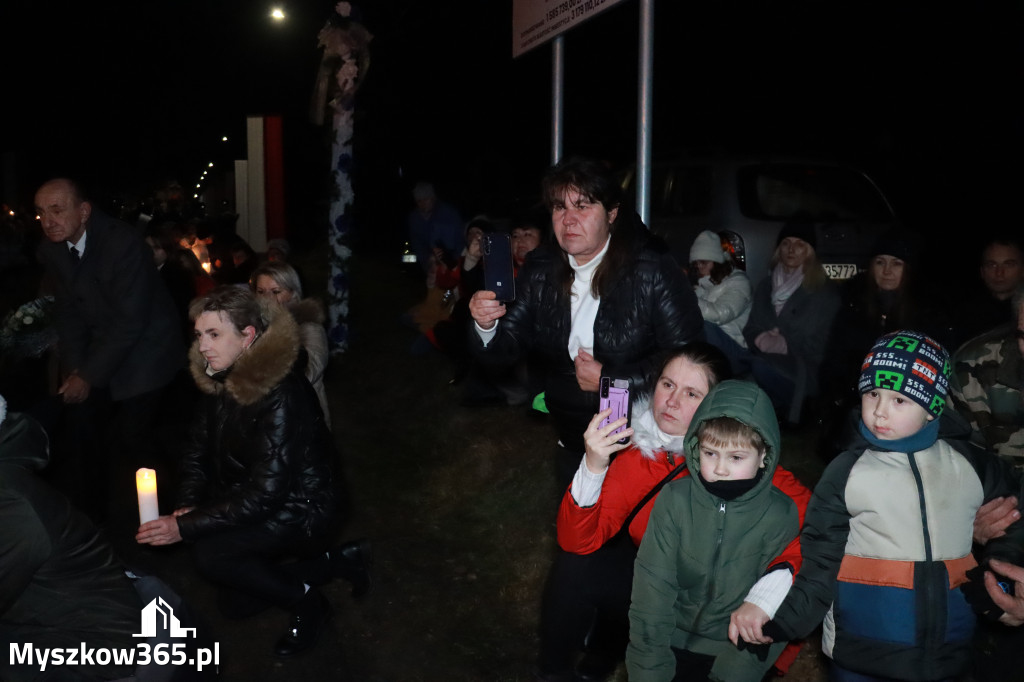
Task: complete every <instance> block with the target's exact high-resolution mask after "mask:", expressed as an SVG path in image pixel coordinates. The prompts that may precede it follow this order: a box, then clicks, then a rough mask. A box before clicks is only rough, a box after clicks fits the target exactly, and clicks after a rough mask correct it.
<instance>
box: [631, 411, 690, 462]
mask: <svg viewBox="0 0 1024 682" xmlns="http://www.w3.org/2000/svg"><path fill="white" fill-rule="evenodd" d="M632 415H633V419H632V422H631V424H630V426H632V427H633V437H632V441H633V445H635V446H636V448H637V449H638V450H639V451H640V454H641V455H643V456H644V457H646V458H647V459H657V457H658V455H657V453H659V452H669V453H672V454H673V455H679V454H682V452H683V446H684V444H685V442H686V436H685V435H683V436H670V435H669V434H667V433H665V432H664V431H662V430H661V429H659V428H658V423H657V422H656V421H654V411H653V410H652V409H651V400H650V398H647V397H643V398H639V399H638V400H637V401H636V403H634V405H633V411H632Z"/></svg>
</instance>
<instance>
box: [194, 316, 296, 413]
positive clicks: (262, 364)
mask: <svg viewBox="0 0 1024 682" xmlns="http://www.w3.org/2000/svg"><path fill="white" fill-rule="evenodd" d="M306 300H309V299H306ZM260 305H261V308H262V310H263V315H264V317H265V318H266V319H267V322H268V324H267V329H266V331H264V332H263V333H262V334H260V335H259V336H258V337H257V338H256V340H255V341H253V343H252V345H251V346H249V347H248V348H247V349H246V350H245V351H243V352H242V354H241V355H240V356H238V359H237V360H235V364H234V365H232V366H231V368H230V369H228V370H225V372H226V377H225V378H224V379H223V381H220V380H218V379H216V378H214V377H212V376H210V375H209V374H207V373H206V369H207V364H206V359H205V358H204V357H203V356H202V354H200V352H199V341H198V340H197V341H195V342H193V343H192V348H191V349H190V350H189V369H190V371H191V372H192V378H193V379H195V382H196V385H197V386H198V387H199V390H200V391H202V392H203V393H207V394H210V395H216V394H218V393H220V392H222V391H227V392H228V395H230V396H231V397H232V398H234V399H235V400H236V401H237V402H238V403H239V404H241V405H253V404H255V403H256V402H258V401H259V400H261V399H262V398H264V397H265V396H266V395H267V394H268V393H270V391H271V390H273V388H274V387H275V386H277V385H278V384H280V383H281V380H282V379H284V378H285V377H286V376H288V373H289V372H290V371H291V369H292V365H294V364H295V360H296V358H297V357H298V355H299V345H300V344H299V326H298V324H297V323H296V321H295V318H294V317H293V316H292V315H289V314H288V312H287V311H286V310H285V309H284V308H282V307H280V306H278V305H271V304H266V303H262V302H261V304H260Z"/></svg>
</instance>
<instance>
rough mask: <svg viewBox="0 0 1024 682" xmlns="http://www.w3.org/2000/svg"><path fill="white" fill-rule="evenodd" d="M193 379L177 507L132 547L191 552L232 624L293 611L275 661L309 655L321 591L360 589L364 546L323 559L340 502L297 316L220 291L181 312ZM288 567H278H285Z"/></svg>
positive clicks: (321, 614) (321, 616)
mask: <svg viewBox="0 0 1024 682" xmlns="http://www.w3.org/2000/svg"><path fill="white" fill-rule="evenodd" d="M189 314H190V317H191V318H192V319H193V320H194V321H195V334H196V341H195V343H194V344H193V345H192V350H191V351H190V365H191V371H192V375H193V378H194V379H195V381H196V384H197V385H198V387H199V390H200V392H201V394H202V398H201V401H200V404H199V405H198V409H197V412H196V417H195V419H194V423H193V425H192V428H191V431H190V437H189V438H188V443H187V445H186V452H185V453H184V457H183V467H182V480H181V490H180V496H179V503H178V505H177V507H176V508H175V510H174V512H173V513H172V514H170V515H166V516H161V517H159V518H157V519H156V520H154V521H149V522H147V523H143V524H142V525H141V526H140V527H139V531H138V534H137V535H136V540H137V541H138V542H140V543H143V544H150V545H167V544H173V543H176V542H180V541H182V540H184V541H186V542H190V543H192V551H193V555H194V558H195V560H196V565H197V567H198V569H199V571H200V573H202V574H203V575H204V576H205V577H206V578H207V579H209V580H210V581H211V582H214V583H215V584H217V585H218V587H219V588H221V594H220V605H221V608H222V610H224V611H225V612H226V614H227V615H229V616H237V617H242V616H245V615H252V614H254V613H256V612H258V611H260V610H262V609H263V608H265V607H268V606H278V607H280V608H284V609H286V610H288V611H289V612H290V613H291V618H290V621H289V624H288V629H287V631H286V632H285V634H284V635H283V636H282V637H281V638H280V639H279V640H278V642H277V644H276V645H275V648H274V651H275V653H276V654H277V655H279V656H290V655H293V654H296V653H298V652H300V651H302V650H304V649H307V648H309V647H310V646H312V645H313V644H314V643H315V641H316V638H317V634H318V631H319V629H320V627H321V626H322V624H323V623H324V622H325V621H326V619H327V618H328V616H329V614H330V605H329V604H328V602H327V600H326V598H325V597H324V596H323V595H322V594H321V593H320V591H319V590H318V589H317V587H316V586H317V585H318V584H321V583H324V582H327V581H328V580H330V579H331V578H332V577H334V576H343V577H347V578H349V579H350V580H352V581H353V584H354V588H353V593H354V594H356V593H359V592H362V591H365V589H366V588H367V587H368V580H369V577H368V574H367V572H366V560H367V558H368V557H367V552H368V548H367V546H366V543H360V542H357V543H348V544H347V545H343V546H342V547H339V548H337V549H329V548H330V545H331V541H332V539H333V537H334V535H335V532H336V530H337V527H338V524H339V521H340V516H341V514H340V512H341V509H342V507H343V503H344V502H345V499H344V497H343V495H342V492H341V486H340V485H339V483H340V481H339V478H338V476H339V474H338V467H337V461H336V460H337V454H336V451H335V448H334V445H333V441H332V439H331V435H330V432H329V430H328V428H327V424H326V422H325V420H324V415H323V412H322V411H321V410H320V406H319V402H318V400H317V396H316V392H315V391H314V390H313V387H312V386H311V385H310V384H309V382H308V381H307V380H306V378H305V377H304V376H303V374H302V369H301V367H300V366H299V364H300V363H296V360H297V358H298V354H299V347H300V337H299V331H298V326H297V325H296V323H295V320H294V318H293V317H292V316H291V315H289V314H288V313H287V312H286V311H285V310H284V309H282V308H281V307H280V306H278V305H276V304H274V303H273V302H269V301H262V302H261V301H260V300H258V299H257V298H256V296H255V295H254V294H253V292H251V291H249V290H248V289H242V288H240V287H231V286H224V287H218V288H217V289H214V290H213V291H211V292H210V293H209V294H207V295H206V296H203V297H201V298H197V299H196V300H194V301H193V302H192V304H191V306H190V309H189ZM292 558H294V559H296V560H295V561H290V562H288V563H285V561H284V560H286V559H292Z"/></svg>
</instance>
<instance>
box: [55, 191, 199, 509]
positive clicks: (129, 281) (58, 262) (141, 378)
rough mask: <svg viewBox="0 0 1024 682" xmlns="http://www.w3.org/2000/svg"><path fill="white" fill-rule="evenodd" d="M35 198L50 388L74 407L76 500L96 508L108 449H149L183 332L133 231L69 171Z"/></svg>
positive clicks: (121, 452) (136, 452)
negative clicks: (54, 351)
mask: <svg viewBox="0 0 1024 682" xmlns="http://www.w3.org/2000/svg"><path fill="white" fill-rule="evenodd" d="M35 199H36V210H37V211H38V215H39V218H40V223H41V225H42V229H43V233H44V235H45V236H46V239H47V241H45V242H43V243H42V244H41V245H40V247H39V257H40V260H41V261H42V263H43V264H44V265H45V266H46V269H47V273H48V276H49V277H50V279H51V280H52V284H53V286H54V289H55V294H56V298H57V331H58V335H59V352H60V365H61V378H62V382H61V384H60V388H59V389H58V393H59V394H60V395H61V397H62V398H63V400H64V403H65V404H67V405H71V406H76V408H78V409H73V410H70V411H69V412H70V413H71V414H72V415H73V417H74V418H73V419H72V423H73V424H74V425H75V427H74V428H73V429H72V432H73V433H74V435H73V436H72V439H73V442H74V443H75V444H76V446H78V447H80V448H81V457H82V459H80V460H79V465H80V466H81V469H82V471H81V472H80V473H81V474H83V475H84V476H83V477H76V478H77V480H78V481H80V485H83V486H84V485H86V483H87V482H88V483H89V486H88V487H89V488H91V489H92V492H91V494H90V496H89V497H90V498H92V499H81V502H82V503H83V504H85V505H86V506H87V508H90V507H91V510H92V511H94V512H98V514H99V515H100V516H102V510H98V509H97V508H96V506H95V504H90V503H91V502H95V501H96V498H97V497H98V494H102V492H103V491H104V489H105V488H107V486H106V485H105V484H107V483H108V480H107V479H108V478H109V475H110V474H111V473H113V472H111V471H110V464H111V462H110V461H109V460H110V456H109V455H108V454H107V450H106V448H108V447H110V448H113V452H112V453H110V454H112V455H113V457H115V458H120V459H121V460H122V461H124V462H131V463H132V464H135V465H136V466H137V465H138V464H141V463H143V461H140V460H144V459H145V458H146V457H147V453H152V452H153V451H154V443H153V442H152V441H153V435H152V429H153V426H154V423H155V419H156V416H157V412H158V409H159V407H160V397H161V392H162V390H163V388H164V387H165V386H167V384H169V383H170V381H171V380H172V379H173V378H174V376H175V374H176V373H177V372H178V370H179V369H180V368H181V367H183V365H184V348H183V343H182V338H181V332H180V328H179V325H178V323H177V319H176V316H175V311H174V304H173V302H172V301H171V298H170V295H169V294H168V292H167V289H166V287H165V286H164V285H163V283H162V282H161V281H160V277H159V274H158V272H157V269H156V266H155V265H154V263H153V257H152V253H151V251H150V249H149V248H148V247H147V246H146V244H145V242H144V241H143V239H142V236H141V235H139V234H136V233H135V231H134V230H133V229H132V228H131V227H130V226H129V225H127V224H125V223H123V222H121V221H118V220H115V219H114V218H112V217H110V216H108V215H105V214H103V213H102V212H100V211H97V210H94V208H93V206H92V204H91V203H90V202H89V201H88V200H87V199H86V197H85V196H84V195H83V192H82V190H81V188H80V186H79V185H78V184H77V183H75V182H74V181H72V180H68V179H65V178H58V179H54V180H50V181H49V182H46V183H45V184H43V186H42V187H40V188H39V190H38V191H37V192H36V198H35ZM82 431H84V432H85V433H84V434H83V433H82ZM91 434H95V436H94V437H93V436H92V435H91ZM90 451H91V453H90ZM101 452H102V453H103V454H102V455H101V454H100V453H101ZM131 460H134V461H131ZM100 477H102V478H100ZM90 478H91V479H92V481H89V479H90ZM97 486H98V487H97ZM78 497H80V498H81V497H82V496H78ZM101 499H102V498H101Z"/></svg>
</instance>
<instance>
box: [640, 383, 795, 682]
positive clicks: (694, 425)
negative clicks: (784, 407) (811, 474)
mask: <svg viewBox="0 0 1024 682" xmlns="http://www.w3.org/2000/svg"><path fill="white" fill-rule="evenodd" d="M779 446H780V437H779V425H778V422H777V421H776V419H775V411H774V409H773V408H772V404H771V401H770V400H769V398H768V396H767V395H766V394H765V393H764V392H763V391H762V390H761V389H760V388H758V387H757V386H756V385H754V384H752V383H749V382H744V381H724V382H722V383H720V384H719V385H718V386H716V387H715V388H713V389H712V390H711V391H710V392H709V393H708V395H707V397H706V398H704V400H703V402H701V404H700V406H699V407H698V408H697V411H696V413H695V414H694V416H693V420H692V421H691V423H690V429H689V431H688V433H687V436H686V443H685V451H686V463H687V467H688V468H689V469H690V473H691V475H690V476H687V477H686V478H682V479H678V480H676V481H673V482H672V483H669V484H668V485H666V486H665V489H664V490H663V491H662V492H661V494H660V495H659V496H658V497H657V499H656V501H655V503H654V510H653V511H652V513H651V518H650V522H649V523H648V526H647V532H646V534H645V535H644V539H643V541H642V543H641V544H640V550H639V553H638V555H637V560H636V569H635V573H634V578H633V596H632V605H631V606H630V610H629V622H630V642H629V648H628V649H627V652H626V668H627V670H628V672H629V679H630V680H631V682H645V681H647V680H664V681H666V682H667V681H669V680H683V679H685V680H702V679H711V680H722V681H726V682H743V681H744V680H750V681H751V682H757V681H758V680H760V679H761V678H762V677H763V676H764V674H765V672H766V671H767V670H768V668H769V667H770V666H771V663H772V661H774V660H775V659H776V657H777V656H778V654H779V652H780V651H781V650H782V647H783V645H782V644H781V643H780V644H776V645H774V646H773V647H772V649H771V650H770V651H764V650H761V651H755V650H751V649H746V650H741V649H738V648H737V647H735V646H734V645H733V644H732V643H731V642H730V641H729V627H730V617H731V615H732V614H733V612H735V611H737V610H738V609H740V607H741V606H742V607H743V608H746V609H759V608H760V607H758V606H755V605H753V604H750V603H746V604H745V603H744V598H745V597H746V596H747V593H748V591H749V590H750V588H751V586H752V585H753V584H754V583H755V582H758V581H759V579H760V578H762V576H764V575H765V574H766V572H769V571H770V573H771V575H772V576H773V577H774V578H777V579H775V580H768V581H762V585H763V586H765V587H766V589H769V590H773V591H775V592H776V595H775V598H774V599H772V598H768V599H766V600H764V601H762V603H768V602H771V603H774V604H776V605H777V604H779V603H780V602H781V601H782V597H784V596H785V593H786V590H788V589H789V586H790V585H791V583H792V572H793V567H792V566H789V565H788V564H785V563H780V564H776V565H774V566H769V564H770V563H771V562H772V560H773V558H775V557H777V556H778V555H779V554H780V553H781V552H782V550H783V549H784V548H785V547H786V545H787V544H789V542H790V541H791V540H792V539H793V538H794V537H796V535H797V533H799V528H800V522H799V516H798V511H797V508H796V504H795V503H794V502H793V500H792V499H790V498H789V497H787V496H786V495H785V493H783V492H782V491H780V490H778V489H777V488H775V487H774V486H773V485H772V474H773V472H774V471H775V467H776V465H777V464H778V462H779ZM776 569H778V570H776ZM787 569H788V570H787ZM769 608H770V610H774V609H771V607H769ZM762 615H763V619H762V620H761V622H762V623H763V622H764V621H766V620H767V619H768V617H769V616H770V615H771V614H770V613H762Z"/></svg>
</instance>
